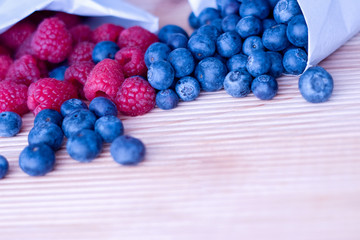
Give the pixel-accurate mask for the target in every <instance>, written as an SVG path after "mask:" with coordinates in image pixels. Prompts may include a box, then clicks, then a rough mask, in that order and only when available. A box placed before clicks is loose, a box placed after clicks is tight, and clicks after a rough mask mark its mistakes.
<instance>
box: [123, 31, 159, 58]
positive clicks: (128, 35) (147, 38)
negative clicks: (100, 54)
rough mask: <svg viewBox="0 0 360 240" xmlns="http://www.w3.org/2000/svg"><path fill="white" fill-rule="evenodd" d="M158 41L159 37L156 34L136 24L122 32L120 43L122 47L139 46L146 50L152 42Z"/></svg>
mask: <svg viewBox="0 0 360 240" xmlns="http://www.w3.org/2000/svg"><path fill="white" fill-rule="evenodd" d="M158 41H159V39H158V37H157V36H156V35H155V34H153V33H151V32H149V31H148V30H146V29H144V28H142V27H140V26H134V27H130V28H128V29H125V30H124V31H122V32H121V33H120V36H119V39H118V45H119V46H120V48H123V47H139V48H141V49H142V50H143V51H144V52H145V51H146V49H147V48H148V47H149V46H150V45H151V44H152V43H154V42H158Z"/></svg>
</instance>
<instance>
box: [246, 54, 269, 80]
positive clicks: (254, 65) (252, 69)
mask: <svg viewBox="0 0 360 240" xmlns="http://www.w3.org/2000/svg"><path fill="white" fill-rule="evenodd" d="M270 68H271V61H270V57H269V55H268V54H267V53H266V52H263V51H257V52H253V53H252V54H250V55H249V57H248V61H247V63H246V69H247V71H248V72H249V73H250V74H251V75H252V76H253V77H258V76H260V75H263V74H265V73H267V72H269V70H270Z"/></svg>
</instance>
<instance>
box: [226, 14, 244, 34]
mask: <svg viewBox="0 0 360 240" xmlns="http://www.w3.org/2000/svg"><path fill="white" fill-rule="evenodd" d="M239 21H240V17H239V16H238V15H235V14H231V15H228V16H226V17H224V18H223V20H222V22H221V28H222V30H223V32H230V31H235V30H236V24H237V23H238V22H239Z"/></svg>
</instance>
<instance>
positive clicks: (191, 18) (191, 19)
mask: <svg viewBox="0 0 360 240" xmlns="http://www.w3.org/2000/svg"><path fill="white" fill-rule="evenodd" d="M188 22H189V25H190V27H192V28H193V29H197V28H199V27H200V23H199V19H198V18H197V17H196V16H195V14H194V12H191V13H190V15H189V17H188Z"/></svg>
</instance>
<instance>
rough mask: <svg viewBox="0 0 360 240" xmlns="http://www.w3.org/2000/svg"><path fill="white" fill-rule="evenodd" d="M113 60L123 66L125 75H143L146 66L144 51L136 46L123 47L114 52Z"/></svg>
mask: <svg viewBox="0 0 360 240" xmlns="http://www.w3.org/2000/svg"><path fill="white" fill-rule="evenodd" d="M115 60H116V61H118V62H119V63H120V65H121V66H123V72H124V75H125V77H131V76H135V75H140V76H145V75H146V71H147V67H146V65H145V61H144V52H143V51H142V50H141V49H140V48H138V47H124V48H122V49H120V50H119V51H118V52H117V53H116V54H115Z"/></svg>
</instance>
